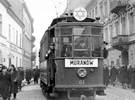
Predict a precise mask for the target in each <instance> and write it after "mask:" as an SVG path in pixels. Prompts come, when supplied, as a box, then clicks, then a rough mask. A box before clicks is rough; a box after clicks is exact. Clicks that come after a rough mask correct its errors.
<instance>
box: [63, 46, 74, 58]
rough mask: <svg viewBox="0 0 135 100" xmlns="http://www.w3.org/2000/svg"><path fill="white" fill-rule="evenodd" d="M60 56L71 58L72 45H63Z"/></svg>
mask: <svg viewBox="0 0 135 100" xmlns="http://www.w3.org/2000/svg"><path fill="white" fill-rule="evenodd" d="M61 56H62V57H72V45H71V44H63V47H62V51H61Z"/></svg>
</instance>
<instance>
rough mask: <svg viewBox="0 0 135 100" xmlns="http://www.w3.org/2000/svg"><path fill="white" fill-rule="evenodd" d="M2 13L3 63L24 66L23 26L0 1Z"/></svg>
mask: <svg viewBox="0 0 135 100" xmlns="http://www.w3.org/2000/svg"><path fill="white" fill-rule="evenodd" d="M0 14H1V15H2V21H1V22H2V33H1V34H0V51H1V53H0V55H1V56H0V57H1V58H0V59H1V61H0V62H1V63H2V64H4V65H6V66H9V58H11V64H14V65H15V66H17V67H19V66H22V62H21V60H22V57H23V49H22V41H21V40H22V37H21V35H22V27H21V25H19V24H18V23H17V22H16V21H15V20H14V18H13V17H11V15H10V14H9V13H8V12H7V8H6V7H5V6H4V5H3V4H2V3H1V2H0Z"/></svg>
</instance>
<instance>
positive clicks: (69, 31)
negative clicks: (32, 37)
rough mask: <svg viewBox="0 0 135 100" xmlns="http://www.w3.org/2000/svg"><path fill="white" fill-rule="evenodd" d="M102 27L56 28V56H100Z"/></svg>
mask: <svg viewBox="0 0 135 100" xmlns="http://www.w3.org/2000/svg"><path fill="white" fill-rule="evenodd" d="M101 33H102V28H101V27H92V26H85V27H84V26H83V27H81V26H74V27H66V28H65V27H60V28H57V29H56V44H57V45H56V56H58V57H101V46H102V34H101Z"/></svg>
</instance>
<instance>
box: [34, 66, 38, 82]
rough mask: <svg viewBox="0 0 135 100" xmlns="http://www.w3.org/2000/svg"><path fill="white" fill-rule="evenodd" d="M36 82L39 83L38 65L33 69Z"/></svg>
mask: <svg viewBox="0 0 135 100" xmlns="http://www.w3.org/2000/svg"><path fill="white" fill-rule="evenodd" d="M33 77H34V84H38V79H39V69H38V66H36V68H35V69H34V70H33Z"/></svg>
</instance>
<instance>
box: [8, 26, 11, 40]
mask: <svg viewBox="0 0 135 100" xmlns="http://www.w3.org/2000/svg"><path fill="white" fill-rule="evenodd" d="M8 27H9V28H8V29H9V32H8V33H9V41H11V25H10V24H9V25H8Z"/></svg>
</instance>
